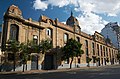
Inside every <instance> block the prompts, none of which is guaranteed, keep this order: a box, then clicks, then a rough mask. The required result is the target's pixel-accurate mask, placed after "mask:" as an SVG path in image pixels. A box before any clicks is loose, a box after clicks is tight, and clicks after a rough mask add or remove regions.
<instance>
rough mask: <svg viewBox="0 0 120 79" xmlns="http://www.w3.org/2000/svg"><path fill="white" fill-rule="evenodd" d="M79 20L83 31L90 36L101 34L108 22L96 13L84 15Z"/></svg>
mask: <svg viewBox="0 0 120 79" xmlns="http://www.w3.org/2000/svg"><path fill="white" fill-rule="evenodd" d="M77 18H78V21H79V22H80V27H81V30H82V31H84V32H86V33H89V34H94V32H95V31H98V32H100V31H101V29H102V28H103V27H104V26H105V24H107V21H105V20H103V19H102V17H100V16H99V15H96V14H94V13H84V14H83V15H82V16H78V17H77Z"/></svg>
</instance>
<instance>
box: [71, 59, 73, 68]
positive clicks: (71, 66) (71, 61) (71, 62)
mask: <svg viewBox="0 0 120 79" xmlns="http://www.w3.org/2000/svg"><path fill="white" fill-rule="evenodd" d="M72 62H73V58H72V60H71V62H70V69H71V68H72Z"/></svg>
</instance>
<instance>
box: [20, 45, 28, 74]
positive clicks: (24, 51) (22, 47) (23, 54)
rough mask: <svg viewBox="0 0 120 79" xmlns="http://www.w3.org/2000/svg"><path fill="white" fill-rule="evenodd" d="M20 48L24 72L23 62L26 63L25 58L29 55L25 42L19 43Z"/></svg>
mask: <svg viewBox="0 0 120 79" xmlns="http://www.w3.org/2000/svg"><path fill="white" fill-rule="evenodd" d="M20 50H21V52H20V53H21V59H22V63H23V72H24V66H25V64H27V60H28V57H29V47H28V45H27V44H25V43H21V45H20Z"/></svg>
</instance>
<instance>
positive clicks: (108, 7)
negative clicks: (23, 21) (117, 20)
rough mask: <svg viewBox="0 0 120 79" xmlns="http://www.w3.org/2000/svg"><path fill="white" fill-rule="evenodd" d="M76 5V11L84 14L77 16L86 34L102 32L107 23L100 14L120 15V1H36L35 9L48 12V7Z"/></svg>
mask: <svg viewBox="0 0 120 79" xmlns="http://www.w3.org/2000/svg"><path fill="white" fill-rule="evenodd" d="M71 4H72V5H74V7H75V8H74V10H75V11H77V12H83V14H82V15H79V16H77V18H78V20H79V22H80V26H81V29H82V30H83V31H85V32H88V33H90V34H93V32H94V31H98V32H100V30H101V29H102V28H103V27H104V25H105V24H106V23H107V21H105V20H103V18H102V17H101V16H100V15H99V14H105V15H107V16H117V14H119V13H120V0H57V1H56V0H46V1H41V0H35V1H34V4H33V7H34V8H35V9H42V10H46V9H47V8H48V5H51V6H53V8H54V6H58V7H64V6H68V5H71Z"/></svg>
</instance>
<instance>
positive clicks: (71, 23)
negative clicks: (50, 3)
mask: <svg viewBox="0 0 120 79" xmlns="http://www.w3.org/2000/svg"><path fill="white" fill-rule="evenodd" d="M66 24H67V25H69V26H74V25H77V26H79V22H78V20H77V19H76V18H75V17H74V16H73V12H72V11H71V16H70V17H69V18H68V19H67V21H66Z"/></svg>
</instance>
